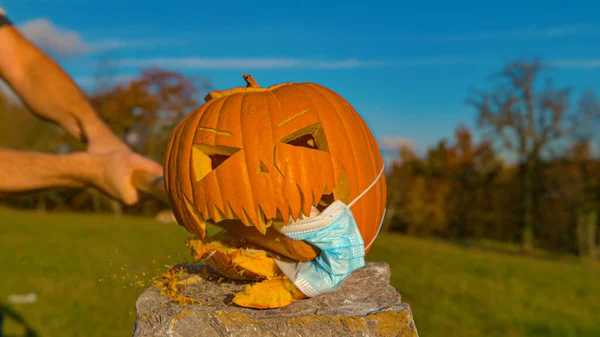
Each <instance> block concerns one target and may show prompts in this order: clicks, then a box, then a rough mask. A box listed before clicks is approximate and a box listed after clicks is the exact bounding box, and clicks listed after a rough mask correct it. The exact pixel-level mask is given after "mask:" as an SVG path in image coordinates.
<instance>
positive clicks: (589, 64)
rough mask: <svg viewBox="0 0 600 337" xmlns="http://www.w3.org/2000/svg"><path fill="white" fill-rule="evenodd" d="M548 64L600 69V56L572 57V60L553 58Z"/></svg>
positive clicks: (562, 66)
mask: <svg viewBox="0 0 600 337" xmlns="http://www.w3.org/2000/svg"><path fill="white" fill-rule="evenodd" d="M546 64H547V65H550V66H554V67H560V68H586V69H600V58H596V59H571V60H566V59H565V60H551V61H547V62H546Z"/></svg>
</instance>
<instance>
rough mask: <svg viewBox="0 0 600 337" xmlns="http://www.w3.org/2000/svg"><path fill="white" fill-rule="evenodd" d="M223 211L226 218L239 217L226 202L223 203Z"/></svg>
mask: <svg viewBox="0 0 600 337" xmlns="http://www.w3.org/2000/svg"><path fill="white" fill-rule="evenodd" d="M224 213H225V216H226V218H227V219H239V218H238V216H237V215H236V214H235V212H234V211H233V208H231V205H229V203H228V202H226V203H225V208H224Z"/></svg>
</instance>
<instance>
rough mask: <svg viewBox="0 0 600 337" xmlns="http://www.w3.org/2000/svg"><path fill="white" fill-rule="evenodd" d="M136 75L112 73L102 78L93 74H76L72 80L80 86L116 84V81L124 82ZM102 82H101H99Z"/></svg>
mask: <svg viewBox="0 0 600 337" xmlns="http://www.w3.org/2000/svg"><path fill="white" fill-rule="evenodd" d="M135 77H136V76H135V75H129V74H119V75H114V76H108V77H104V78H97V77H94V76H77V77H75V78H74V81H75V82H76V83H77V84H78V85H80V86H82V87H92V86H94V85H96V84H105V83H108V84H118V83H124V82H129V81H131V80H132V79H134V78H135ZM99 82H102V83H99Z"/></svg>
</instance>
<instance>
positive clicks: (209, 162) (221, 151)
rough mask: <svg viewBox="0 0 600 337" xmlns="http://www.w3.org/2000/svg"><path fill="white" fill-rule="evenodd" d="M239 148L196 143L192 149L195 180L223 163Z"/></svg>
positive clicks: (200, 178)
mask: <svg viewBox="0 0 600 337" xmlns="http://www.w3.org/2000/svg"><path fill="white" fill-rule="evenodd" d="M239 150H240V149H239V148H237V147H230V146H214V145H204V144H196V145H194V147H193V149H192V163H193V167H194V173H196V181H200V180H202V178H204V177H205V176H206V175H207V174H208V173H210V172H211V171H212V170H214V169H216V168H217V167H219V165H221V164H223V163H224V162H225V161H226V160H227V159H229V157H231V156H233V155H234V154H235V153H236V152H238V151H239Z"/></svg>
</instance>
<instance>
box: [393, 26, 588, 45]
mask: <svg viewBox="0 0 600 337" xmlns="http://www.w3.org/2000/svg"><path fill="white" fill-rule="evenodd" d="M598 28H599V26H597V25H589V24H570V25H554V26H547V27H539V26H529V27H526V28H516V29H505V30H489V31H474V32H465V33H457V34H428V35H412V36H403V38H410V39H415V38H419V39H423V40H426V41H427V40H433V41H438V42H457V41H488V40H536V39H556V38H565V37H570V36H579V35H584V34H597V33H598V32H599V29H598Z"/></svg>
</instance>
